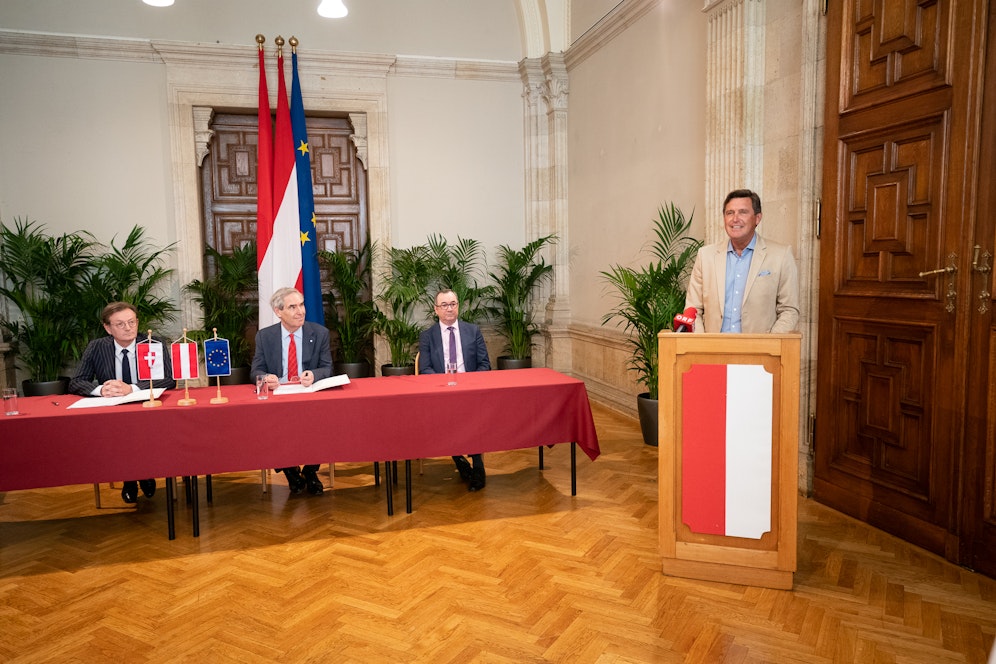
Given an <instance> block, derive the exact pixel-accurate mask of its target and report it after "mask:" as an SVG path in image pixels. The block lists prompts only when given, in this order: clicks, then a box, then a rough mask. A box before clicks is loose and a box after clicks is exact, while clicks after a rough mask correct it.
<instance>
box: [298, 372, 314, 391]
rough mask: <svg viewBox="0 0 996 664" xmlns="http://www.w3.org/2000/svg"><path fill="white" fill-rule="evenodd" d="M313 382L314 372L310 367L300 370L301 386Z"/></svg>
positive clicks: (307, 385) (306, 385) (309, 385)
mask: <svg viewBox="0 0 996 664" xmlns="http://www.w3.org/2000/svg"><path fill="white" fill-rule="evenodd" d="M314 382H315V374H313V373H312V372H311V370H310V369H309V370H305V371H303V372H301V387H311V384H312V383H314Z"/></svg>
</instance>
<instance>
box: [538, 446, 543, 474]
mask: <svg viewBox="0 0 996 664" xmlns="http://www.w3.org/2000/svg"><path fill="white" fill-rule="evenodd" d="M537 449H538V450H539V461H540V464H539V469H540V470H543V446H542V445H540V446H539V447H538V448H537Z"/></svg>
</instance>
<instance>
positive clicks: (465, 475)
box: [453, 456, 474, 482]
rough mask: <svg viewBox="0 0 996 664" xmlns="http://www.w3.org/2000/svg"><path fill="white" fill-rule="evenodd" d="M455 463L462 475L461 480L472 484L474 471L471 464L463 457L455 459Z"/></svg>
mask: <svg viewBox="0 0 996 664" xmlns="http://www.w3.org/2000/svg"><path fill="white" fill-rule="evenodd" d="M453 463H455V464H456V467H457V471H458V472H459V473H460V479H462V480H463V481H464V482H470V480H471V478H472V476H473V474H474V471H473V470H472V469H471V467H470V463H469V462H468V461H467V460H466V459H464V458H463V457H462V456H458V457H453Z"/></svg>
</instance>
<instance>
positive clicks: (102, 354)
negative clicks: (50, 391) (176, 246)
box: [69, 302, 176, 503]
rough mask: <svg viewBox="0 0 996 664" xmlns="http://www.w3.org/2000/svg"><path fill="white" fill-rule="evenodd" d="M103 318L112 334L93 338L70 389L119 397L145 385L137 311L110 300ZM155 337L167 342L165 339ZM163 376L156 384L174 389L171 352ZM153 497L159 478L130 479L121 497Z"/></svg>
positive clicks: (166, 355)
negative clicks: (137, 353) (140, 381)
mask: <svg viewBox="0 0 996 664" xmlns="http://www.w3.org/2000/svg"><path fill="white" fill-rule="evenodd" d="M100 320H101V322H102V323H103V324H104V329H105V330H107V334H108V335H109V336H106V337H102V338H100V339H94V340H93V341H91V342H90V343H89V344H88V345H87V347H86V350H84V351H83V357H82V359H80V363H79V367H77V369H76V375H75V376H73V378H72V380H70V381H69V392H70V393H71V394H79V395H80V396H84V397H120V396H124V395H125V394H131V393H132V392H136V391H138V390H141V389H143V388H144V387H148V386H142V385H139V384H138V365H137V364H136V357H135V351H136V346H137V345H138V310H137V309H136V308H135V306H134V305H132V304H129V303H128V302H111V303H110V304H108V305H107V306H106V307H104V308H103V310H102V311H101V312H100ZM153 340H155V341H158V342H159V343H162V344H163V348H166V344H165V343H163V341H162V339H157V338H155V337H153ZM163 363H164V373H163V378H160V379H157V380H153V381H152V386H153V387H164V388H166V389H172V388H173V387H175V386H176V381H174V380H173V368H172V363H171V360H170V354H169V353H164V354H163ZM139 485H141V487H142V493H144V494H145V497H146V498H151V497H152V496H153V495H155V493H156V481H155V480H154V479H148V480H138V481H137V482H136V481H134V480H130V481H127V482H125V483H124V487H123V488H122V489H121V499H122V500H124V501H125V502H126V503H135V502H137V501H138V487H139Z"/></svg>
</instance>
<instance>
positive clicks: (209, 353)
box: [204, 339, 232, 377]
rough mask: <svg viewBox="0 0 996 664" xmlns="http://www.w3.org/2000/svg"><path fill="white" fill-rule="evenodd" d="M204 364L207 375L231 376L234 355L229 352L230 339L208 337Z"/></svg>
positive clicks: (205, 344) (205, 343)
mask: <svg viewBox="0 0 996 664" xmlns="http://www.w3.org/2000/svg"><path fill="white" fill-rule="evenodd" d="M204 364H205V366H206V367H207V375H208V377H211V376H230V375H231V373H232V356H231V354H230V353H229V352H228V339H206V340H205V341H204Z"/></svg>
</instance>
